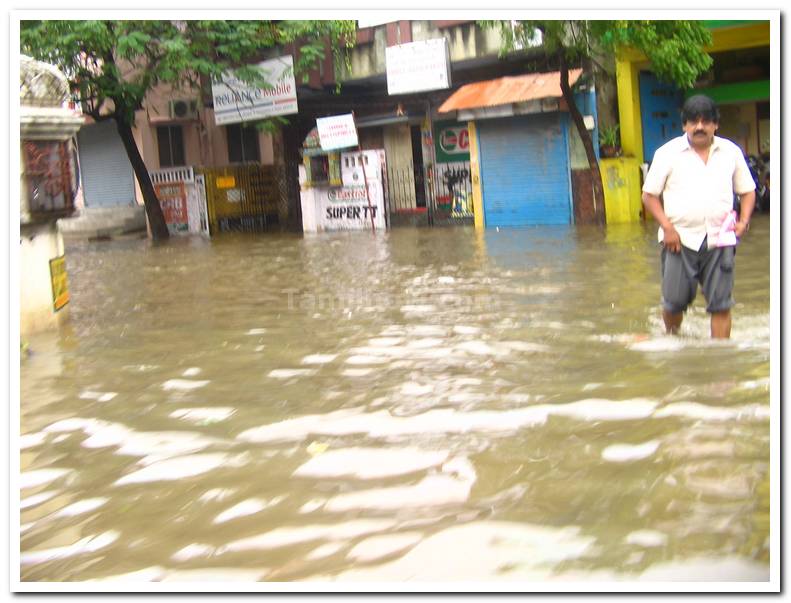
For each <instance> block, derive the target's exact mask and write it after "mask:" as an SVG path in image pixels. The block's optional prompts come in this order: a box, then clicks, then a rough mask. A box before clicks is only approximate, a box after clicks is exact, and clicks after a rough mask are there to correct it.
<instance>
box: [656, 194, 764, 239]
mask: <svg viewBox="0 0 791 603" xmlns="http://www.w3.org/2000/svg"><path fill="white" fill-rule="evenodd" d="M754 203H755V195H753V204H754ZM643 205H644V206H645V208H646V210H648V211H649V212H650V213H651V215H652V216H654V220H656V221H657V222H658V223H659V226H661V227H662V232H663V235H664V240H663V242H662V244H663V245H664V246H665V247H666V248H667V249H668V250H669V251H672V252H673V253H679V252H680V251H681V237H679V236H678V232H676V229H675V228H674V227H673V224H671V222H670V220H668V219H667V216H666V215H665V209H664V208H663V207H662V201H661V200H660V199H659V197H658V196H656V195H652V194H651V193H646V192H643ZM750 211H752V208H751V209H750Z"/></svg>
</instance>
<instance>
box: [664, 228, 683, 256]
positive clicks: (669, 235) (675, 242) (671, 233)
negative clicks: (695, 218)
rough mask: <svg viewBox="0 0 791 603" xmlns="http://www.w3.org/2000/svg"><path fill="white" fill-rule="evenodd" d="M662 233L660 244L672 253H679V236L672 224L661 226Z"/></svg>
mask: <svg viewBox="0 0 791 603" xmlns="http://www.w3.org/2000/svg"><path fill="white" fill-rule="evenodd" d="M662 233H663V234H664V236H663V240H662V244H663V245H664V246H665V249H667V250H668V251H670V252H672V253H681V237H680V236H678V232H677V231H676V229H675V228H673V225H672V224H670V225H668V226H663V227H662Z"/></svg>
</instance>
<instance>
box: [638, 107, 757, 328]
mask: <svg viewBox="0 0 791 603" xmlns="http://www.w3.org/2000/svg"><path fill="white" fill-rule="evenodd" d="M719 121H720V115H719V110H718V109H717V106H716V105H715V104H714V101H712V100H711V99H710V98H708V97H707V96H703V95H696V96H691V97H690V98H688V99H687V101H686V102H685V103H684V106H683V108H682V109H681V122H682V124H683V128H684V134H683V135H682V136H679V137H678V138H674V139H673V140H671V141H670V142H668V143H666V144H664V145H662V146H661V147H660V148H659V149H657V151H656V153H655V154H654V161H653V163H652V164H651V168H650V169H649V170H648V175H647V176H646V179H645V184H644V185H643V204H644V205H645V208H646V209H647V210H648V211H649V212H651V215H652V216H654V219H655V220H656V221H657V222H658V223H659V241H660V242H661V243H662V252H661V266H662V318H663V319H664V321H665V328H666V329H667V332H668V333H673V334H675V333H678V331H679V329H680V328H681V321H682V319H683V317H684V312H685V311H686V309H687V306H689V304H691V303H692V300H694V299H695V294H696V293H697V289H698V283H700V286H701V288H702V289H703V295H704V297H705V298H706V302H707V305H706V311H707V312H708V313H709V314H711V336H712V337H716V338H727V337H730V335H731V306H733V297H732V295H731V294H732V291H733V258H734V254H735V251H736V247H735V241H733V240H731V241H728V240H727V239H728V238H732V237H733V233H728V232H725V231H727V229H728V226H727V224H726V220H727V219H728V217H729V212H730V211H731V210H732V209H733V194H734V192H735V193H736V194H737V195H739V197H740V199H741V215H740V216H739V218H738V221H737V222H736V224H735V227H734V228H733V231H734V233H735V235H736V237H737V238H739V237H742V236H743V235H744V233H745V232H746V231H747V229H748V228H749V225H750V216H751V215H752V213H753V208H754V207H755V182H753V179H752V176H751V175H750V170H749V168H748V167H747V162H746V161H745V160H744V154H743V153H742V150H741V149H740V148H739V147H738V146H737V145H736V144H734V143H733V142H731V141H730V140H726V139H725V138H720V137H719V136H715V135H714V133H715V132H716V131H717V128H718V127H719ZM660 196H661V197H662V199H660ZM663 201H664V206H663ZM724 224H725V226H724V227H723V225H724ZM721 231H722V232H721Z"/></svg>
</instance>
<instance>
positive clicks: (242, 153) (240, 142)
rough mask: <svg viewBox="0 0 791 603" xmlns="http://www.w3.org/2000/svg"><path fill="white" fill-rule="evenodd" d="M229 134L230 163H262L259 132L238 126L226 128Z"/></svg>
mask: <svg viewBox="0 0 791 603" xmlns="http://www.w3.org/2000/svg"><path fill="white" fill-rule="evenodd" d="M225 128H226V133H227V134H228V161H229V162H230V163H250V162H260V161H261V153H260V151H259V148H258V130H256V129H255V127H249V126H248V127H245V126H241V125H238V124H234V125H232V126H225Z"/></svg>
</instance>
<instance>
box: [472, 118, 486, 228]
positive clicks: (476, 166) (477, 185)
mask: <svg viewBox="0 0 791 603" xmlns="http://www.w3.org/2000/svg"><path fill="white" fill-rule="evenodd" d="M467 132H468V134H469V136H470V179H471V180H472V211H473V216H474V222H475V228H485V227H486V221H485V220H484V216H483V195H482V194H481V164H480V160H479V159H478V131H477V130H476V128H475V122H474V121H471V122H468V123H467Z"/></svg>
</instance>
